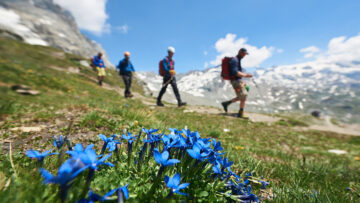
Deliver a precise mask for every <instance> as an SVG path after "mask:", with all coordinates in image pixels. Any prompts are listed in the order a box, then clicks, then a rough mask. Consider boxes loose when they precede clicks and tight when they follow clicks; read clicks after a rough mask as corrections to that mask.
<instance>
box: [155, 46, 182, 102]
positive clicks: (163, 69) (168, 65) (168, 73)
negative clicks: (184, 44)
mask: <svg viewBox="0 0 360 203" xmlns="http://www.w3.org/2000/svg"><path fill="white" fill-rule="evenodd" d="M174 53H175V48H174V47H169V48H168V56H167V57H165V58H164V59H163V60H162V61H160V64H159V66H160V68H159V72H160V75H161V76H162V77H163V85H162V88H161V90H160V92H159V96H158V98H157V105H158V106H164V104H163V103H162V102H161V98H162V96H163V95H164V94H165V92H166V88H167V86H168V85H169V84H170V85H171V87H172V88H173V90H174V94H175V96H176V99H177V101H178V106H179V107H181V106H184V105H186V103H185V102H182V101H181V98H180V93H179V90H178V88H177V85H176V78H175V74H176V72H175V69H174V65H175V61H174V60H173V58H172V57H173V55H174Z"/></svg>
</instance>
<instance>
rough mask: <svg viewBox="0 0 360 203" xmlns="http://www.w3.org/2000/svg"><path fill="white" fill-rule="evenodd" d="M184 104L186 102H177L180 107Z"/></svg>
mask: <svg viewBox="0 0 360 203" xmlns="http://www.w3.org/2000/svg"><path fill="white" fill-rule="evenodd" d="M185 105H186V102H180V103H179V104H178V107H182V106H185Z"/></svg>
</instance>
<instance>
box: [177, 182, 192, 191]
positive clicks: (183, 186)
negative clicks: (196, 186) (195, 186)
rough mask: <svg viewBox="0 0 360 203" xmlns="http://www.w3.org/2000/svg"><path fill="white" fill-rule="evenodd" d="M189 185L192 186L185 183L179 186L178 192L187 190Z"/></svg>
mask: <svg viewBox="0 0 360 203" xmlns="http://www.w3.org/2000/svg"><path fill="white" fill-rule="evenodd" d="M189 185H190V183H183V184H181V185H179V186H178V190H181V189H184V188H187V187H188V186H189Z"/></svg>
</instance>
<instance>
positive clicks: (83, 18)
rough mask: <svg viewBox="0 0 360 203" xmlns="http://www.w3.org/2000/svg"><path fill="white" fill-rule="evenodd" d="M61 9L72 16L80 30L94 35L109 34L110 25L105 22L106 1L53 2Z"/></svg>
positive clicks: (76, 0)
mask: <svg viewBox="0 0 360 203" xmlns="http://www.w3.org/2000/svg"><path fill="white" fill-rule="evenodd" d="M54 2H55V3H56V4H58V5H60V6H61V7H62V8H64V9H66V10H68V11H70V13H71V14H72V15H73V16H74V18H75V20H76V22H77V24H78V25H79V28H80V29H83V30H87V31H90V32H92V33H94V34H97V35H101V34H102V33H107V32H110V28H111V26H110V24H108V23H107V22H106V21H107V19H108V18H109V16H108V15H107V14H106V2H107V0H54Z"/></svg>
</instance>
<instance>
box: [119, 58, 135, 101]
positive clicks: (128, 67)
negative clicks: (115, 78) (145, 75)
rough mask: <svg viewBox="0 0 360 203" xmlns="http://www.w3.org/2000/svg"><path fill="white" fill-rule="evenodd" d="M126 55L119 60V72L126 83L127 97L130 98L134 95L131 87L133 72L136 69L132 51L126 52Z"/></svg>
mask: <svg viewBox="0 0 360 203" xmlns="http://www.w3.org/2000/svg"><path fill="white" fill-rule="evenodd" d="M124 56H125V58H124V59H123V60H121V61H120V62H119V65H118V67H117V68H118V69H119V74H120V75H121V76H122V79H123V81H124V84H125V93H124V94H125V98H129V97H133V96H134V95H133V94H131V92H130V87H131V81H132V72H135V69H134V66H133V65H132V63H131V61H130V52H128V51H127V52H125V53H124Z"/></svg>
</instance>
